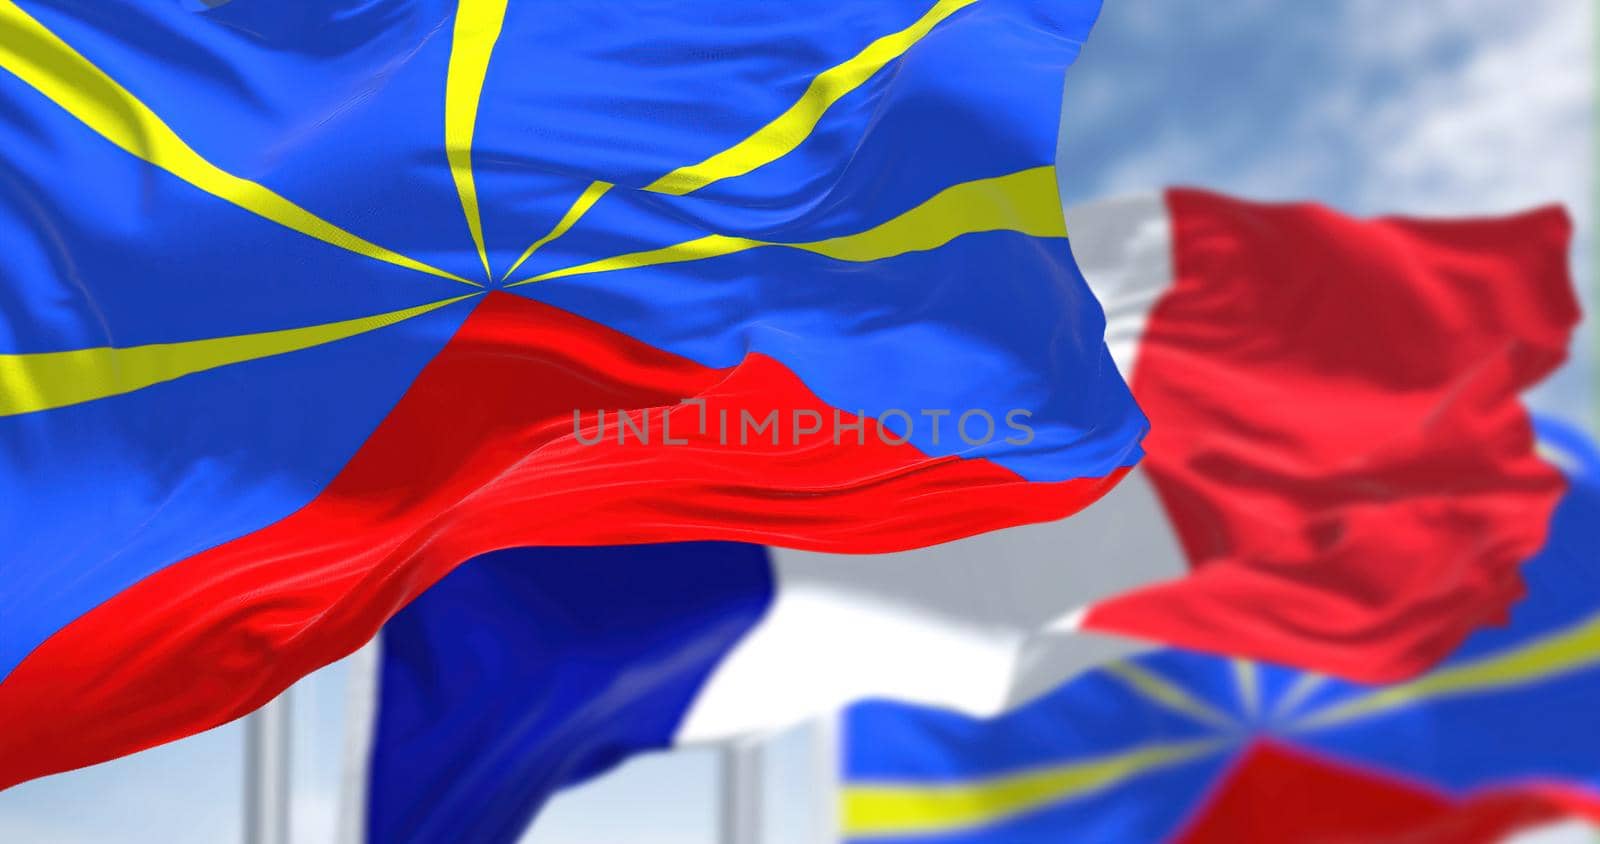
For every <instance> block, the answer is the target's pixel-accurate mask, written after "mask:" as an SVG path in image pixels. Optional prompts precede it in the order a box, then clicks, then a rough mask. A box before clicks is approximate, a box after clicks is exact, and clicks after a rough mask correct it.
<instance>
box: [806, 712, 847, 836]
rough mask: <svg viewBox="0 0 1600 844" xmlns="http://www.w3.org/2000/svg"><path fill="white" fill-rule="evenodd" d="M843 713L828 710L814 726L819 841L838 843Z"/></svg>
mask: <svg viewBox="0 0 1600 844" xmlns="http://www.w3.org/2000/svg"><path fill="white" fill-rule="evenodd" d="M839 720H840V715H839V713H838V712H829V713H828V714H827V715H824V716H822V717H821V718H818V719H817V721H816V723H815V724H813V725H812V727H811V756H812V759H811V765H812V779H813V782H815V793H814V794H813V796H812V799H813V800H815V801H816V802H815V804H814V808H813V809H812V811H813V812H815V817H816V819H817V827H816V830H817V834H816V842H817V844H839V776H840V766H841V765H842V764H843V757H842V756H841V755H840V750H841V748H842V747H843V745H842V744H841V743H840V732H839Z"/></svg>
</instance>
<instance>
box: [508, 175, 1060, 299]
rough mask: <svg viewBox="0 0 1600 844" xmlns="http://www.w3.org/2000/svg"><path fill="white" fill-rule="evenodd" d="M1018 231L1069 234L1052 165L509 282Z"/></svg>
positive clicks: (866, 255)
mask: <svg viewBox="0 0 1600 844" xmlns="http://www.w3.org/2000/svg"><path fill="white" fill-rule="evenodd" d="M986 231H1015V232H1021V233H1023V234H1027V235H1031V236H1034V237H1066V236H1067V227H1066V221H1065V219H1064V217H1063V215H1062V211H1061V200H1060V194H1059V193H1058V192H1057V187H1056V176H1055V168H1054V167H1053V166H1049V165H1046V166H1043V167H1035V168H1032V169H1029V170H1022V171H1019V172H1016V173H1012V174H1009V175H1006V176H997V177H994V178H990V179H976V180H974V181H970V182H962V183H961V184H958V185H955V186H953V187H949V188H946V189H944V190H942V191H940V192H939V193H937V194H935V195H934V196H933V197H932V198H930V199H928V200H927V201H925V202H923V203H922V204H920V205H917V206H916V207H914V208H912V209H910V210H909V211H906V212H904V213H902V214H900V215H899V216H897V217H894V218H892V219H890V220H888V221H887V222H884V223H880V224H878V225H876V226H873V227H872V228H869V229H866V230H864V231H861V232H857V233H855V234H849V235H844V236H841V237H832V238H827V239H824V240H814V241H809V242H804V243H779V242H775V241H767V240H755V239H752V238H747V237H729V236H727V235H719V234H713V235H707V236H705V237H701V238H696V239H694V240H690V241H686V242H684V243H679V244H675V245H672V246H667V247H663V248H661V249H651V250H646V251H643V252H633V253H629V254H627V255H618V256H616V257H613V258H604V259H601V260H598V261H590V262H587V263H583V264H578V265H577V266H572V267H566V268H564V269H559V270H552V271H550V272H547V273H543V274H541V275H536V276H533V277H532V278H526V279H523V280H521V281H516V282H512V283H511V284H508V285H506V287H508V288H510V287H518V286H521V285H524V284H533V283H534V282H540V281H548V280H550V279H556V278H565V277H567V276H575V275H587V274H591V273H603V272H614V271H616V270H626V269H637V268H640V267H651V266H659V265H663V264H677V263H683V262H686V261H701V260H705V259H708V258H716V257H719V256H722V255H732V254H734V253H737V252H744V251H747V250H750V249H760V248H765V247H780V248H784V249H797V250H800V251H804V252H811V253H814V254H817V255H823V256H826V257H829V258H833V259H835V260H839V261H852V262H865V261H877V260H881V259H884V258H891V257H894V256H896V255H903V254H906V253H910V252H922V251H926V250H930V249H937V248H939V247H940V246H943V245H945V244H946V243H949V242H950V241H952V240H954V239H955V238H957V237H960V236H961V235H964V234H973V233H977V232H986Z"/></svg>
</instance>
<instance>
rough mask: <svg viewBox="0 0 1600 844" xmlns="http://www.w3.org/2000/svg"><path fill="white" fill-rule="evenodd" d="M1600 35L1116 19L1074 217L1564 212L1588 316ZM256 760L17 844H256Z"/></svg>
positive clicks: (555, 843) (1144, 9)
mask: <svg viewBox="0 0 1600 844" xmlns="http://www.w3.org/2000/svg"><path fill="white" fill-rule="evenodd" d="M1595 31H1596V28H1595V21H1594V19H1593V15H1592V11H1591V4H1590V3H1589V2H1588V0H1519V2H1517V3H1508V2H1505V0H1411V1H1410V2H1406V3H1397V2H1393V0H1319V2H1314V3H1313V2H1292V3H1285V2H1276V1H1275V0H1231V1H1230V2H1217V0H1107V2H1106V8H1105V11H1104V14H1103V16H1102V18H1101V21H1100V23H1099V24H1098V25H1097V26H1096V28H1095V31H1094V33H1093V34H1092V36H1091V38H1090V41H1089V44H1088V45H1087V47H1086V48H1085V50H1084V53H1083V56H1082V58H1081V59H1080V61H1079V63H1078V64H1077V66H1075V67H1074V68H1073V69H1072V70H1071V72H1070V73H1069V74H1068V77H1067V82H1066V95H1065V98H1064V103H1065V105H1064V117H1063V121H1062V140H1061V149H1060V157H1059V161H1058V166H1059V167H1060V168H1061V169H1062V171H1063V174H1064V175H1063V181H1064V184H1065V185H1066V199H1067V201H1068V202H1069V203H1074V202H1081V201H1084V200H1089V199H1096V198H1103V197H1108V196H1114V195H1120V194H1127V193H1138V192H1150V191H1155V190H1159V189H1160V188H1162V187H1164V186H1167V185H1179V184H1181V185H1191V186H1200V187H1207V188H1211V189H1215V190H1220V191H1224V192H1227V193H1231V194H1235V195H1239V196H1244V197H1248V198H1256V199H1264V200H1302V199H1315V200H1318V201H1321V202H1324V203H1327V204H1329V205H1332V206H1335V207H1337V208H1340V209H1343V210H1346V211H1348V212H1351V213H1356V214H1362V215H1372V214H1390V213H1405V214H1430V215H1465V214H1485V213H1503V212H1508V211H1513V210H1517V209H1520V208H1525V207H1529V206H1533V205H1538V204H1543V203H1547V202H1552V201H1555V202H1562V203H1564V204H1566V205H1567V206H1568V208H1569V210H1570V212H1571V213H1572V214H1573V216H1574V218H1575V220H1576V222H1577V223H1578V226H1579V229H1578V230H1579V232H1580V233H1581V234H1580V239H1579V245H1578V248H1577V250H1576V254H1575V261H1576V267H1575V269H1576V271H1577V273H1578V275H1577V277H1578V279H1579V281H1580V284H1582V285H1583V286H1584V287H1585V288H1586V289H1585V291H1584V297H1585V300H1586V301H1587V302H1593V299H1594V290H1593V284H1592V280H1593V278H1594V273H1593V271H1592V268H1591V267H1590V259H1589V256H1590V253H1591V249H1592V242H1591V237H1590V232H1592V230H1593V227H1594V207H1593V202H1592V197H1593V185H1594V172H1593V160H1594V156H1593V151H1594V149H1595V146H1594V140H1595V139H1594V137H1593V134H1592V133H1593V131H1594V128H1593V122H1594V108H1593V100H1594V90H1593V80H1594V78H1595V68H1594V54H1593V39H1594V38H1595ZM1596 342H1597V341H1596V337H1595V335H1594V333H1593V332H1592V331H1591V330H1589V329H1587V328H1585V329H1584V330H1583V331H1582V332H1581V333H1580V336H1579V339H1578V342H1577V345H1576V347H1575V348H1576V349H1577V350H1578V352H1579V354H1578V359H1577V360H1576V361H1575V362H1574V363H1573V364H1570V365H1569V366H1568V367H1567V368H1566V369H1565V370H1564V371H1563V372H1562V373H1561V374H1560V375H1558V376H1557V377H1556V378H1555V379H1553V380H1552V381H1551V382H1550V383H1549V384H1547V385H1546V386H1544V387H1542V388H1541V389H1539V390H1538V391H1537V392H1536V393H1535V394H1534V396H1533V397H1532V399H1531V403H1532V404H1533V405H1534V406H1535V407H1536V408H1538V409H1540V410H1544V411H1546V412H1552V413H1556V414H1558V415H1561V416H1564V417H1566V418H1569V419H1575V420H1580V421H1586V422H1588V423H1589V424H1590V425H1591V426H1592V425H1594V423H1595V422H1596V419H1595V417H1594V416H1593V413H1594V409H1595V400H1596V396H1595V395H1594V390H1593V388H1592V384H1593V382H1594V374H1595V373H1594V369H1593V358H1594V356H1593V354H1592V352H1593V350H1595V349H1596V348H1597V347H1596ZM347 680H348V678H347V672H345V671H344V670H343V669H342V667H340V666H333V667H331V668H330V669H327V670H325V671H323V672H321V673H319V674H318V675H315V676H313V677H312V678H310V679H308V680H307V681H305V682H303V683H301V684H300V686H298V687H297V688H296V691H295V697H294V702H293V713H294V723H295V725H296V741H295V749H294V753H295V767H294V778H295V789H294V812H295V816H294V827H293V828H294V835H293V840H294V841H295V842H296V844H301V842H307V844H321V843H322V842H328V841H331V840H332V839H333V831H334V828H335V818H336V815H337V813H338V807H339V777H340V766H341V760H342V758H343V756H344V750H343V748H344V742H345V738H346V737H345V736H344V732H345V731H344V729H343V723H344V715H343V712H344V706H345V700H344V698H345V693H344V692H345V684H346V682H347ZM242 746H243V731H242V729H241V727H240V726H239V725H238V724H232V725H228V726H225V727H222V728H219V729H217V730H213V731H211V732H209V733H206V734H204V735H201V736H196V737H194V738H191V739H188V740H186V741H182V742H178V743H176V744H174V745H170V746H167V747H162V748H157V749H155V750H151V751H147V752H145V753H142V754H138V755H136V756H134V757H131V758H129V759H125V760H120V761H118V762H114V763H110V764H107V765H102V766H99V767H96V768H91V769H88V770H84V771H80V772H75V773H71V774H65V775H60V776H56V777H51V778H47V779H45V780H40V781H37V782H33V783H28V784H25V785H23V786H19V787H17V788H14V789H12V790H10V791H7V792H4V793H0V841H19V842H35V841H38V842H51V844H78V842H96V844H98V843H99V842H106V841H118V842H130V844H142V843H143V842H150V844H155V842H161V844H189V842H194V844H216V842H226V841H231V840H238V835H239V814H240V794H241V792H242V788H243V785H242V775H241V766H242V753H241V748H242ZM817 746H818V745H817V743H816V742H814V741H812V740H811V739H810V738H809V737H808V736H807V735H806V734H805V733H803V732H798V733H794V734H791V735H788V736H786V737H784V738H782V739H781V740H779V741H777V742H776V743H775V745H774V746H773V747H772V748H771V750H770V751H769V752H768V753H767V754H766V758H767V764H766V765H765V769H766V777H765V789H764V790H765V793H766V797H767V803H768V804H769V805H771V806H772V807H773V808H772V812H771V815H770V816H769V821H770V822H769V824H768V827H769V829H770V831H771V834H770V836H769V839H770V840H769V841H768V842H766V843H765V844H800V842H803V841H816V840H817V838H816V833H817V832H818V830H817V829H816V827H817V826H818V823H817V822H816V820H815V818H814V813H813V812H811V811H810V809H811V807H813V806H815V805H817V804H816V802H815V801H817V799H818V796H817V795H816V794H815V793H813V792H814V791H815V789H814V788H812V783H813V782H814V780H813V779H812V776H811V771H812V770H813V769H814V766H816V764H817V758H816V757H817V754H818V751H817ZM716 771H717V756H716V754H715V753H714V752H712V751H706V750H700V751H691V752H682V753H676V754H667V755H657V756H652V757H647V758H644V759H640V760H636V761H635V762H633V763H630V764H628V765H626V766H624V767H623V768H622V769H620V770H619V771H617V772H614V773H613V774H610V775H608V776H607V777H605V778H604V779H602V780H601V781H599V782H596V783H594V784H592V785H590V786H587V787H585V788H583V789H579V790H577V791H574V792H572V793H570V794H568V795H564V796H562V797H560V798H558V799H557V801H556V802H555V804H554V805H553V806H552V807H551V808H550V810H548V811H547V812H546V813H545V815H544V816H543V817H542V818H541V819H540V820H539V822H538V823H536V824H535V826H534V828H533V830H532V831H531V833H530V835H529V836H528V838H527V839H526V841H527V842H529V844H614V842H616V841H619V840H639V841H648V842H660V844H711V843H712V842H713V841H714V836H715V829H716V795H717V793H718V791H717V789H718V782H717V778H716ZM1551 840H1552V841H1554V840H1561V839H1559V838H1554V839H1551Z"/></svg>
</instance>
